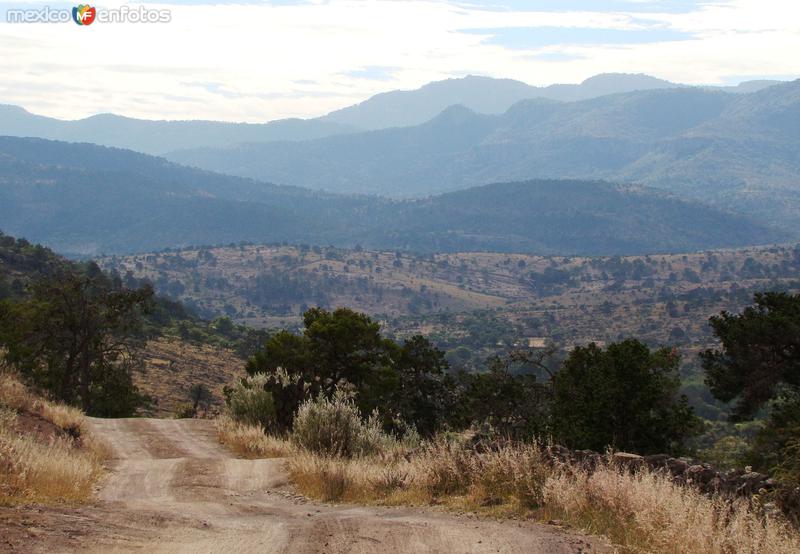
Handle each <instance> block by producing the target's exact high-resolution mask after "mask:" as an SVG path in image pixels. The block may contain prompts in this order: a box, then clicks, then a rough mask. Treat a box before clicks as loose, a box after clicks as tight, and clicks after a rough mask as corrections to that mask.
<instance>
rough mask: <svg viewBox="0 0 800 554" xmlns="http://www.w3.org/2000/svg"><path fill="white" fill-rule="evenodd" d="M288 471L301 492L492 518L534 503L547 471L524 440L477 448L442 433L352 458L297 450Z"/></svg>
mask: <svg viewBox="0 0 800 554" xmlns="http://www.w3.org/2000/svg"><path fill="white" fill-rule="evenodd" d="M289 471H290V474H291V477H292V480H293V481H294V482H295V483H296V484H297V485H298V487H299V488H300V490H301V491H303V493H305V494H307V495H309V496H311V497H314V498H319V499H322V500H326V501H344V502H361V503H377V504H388V505H401V504H410V505H444V506H447V507H450V508H454V509H466V510H476V511H483V512H486V513H489V514H492V515H498V516H511V515H521V514H525V513H529V512H530V511H531V510H534V509H536V508H538V507H539V505H540V502H541V496H542V490H543V485H544V481H545V479H546V478H547V473H548V471H547V468H546V466H545V464H544V463H543V462H542V458H541V455H540V453H539V450H538V449H537V448H535V447H533V446H530V445H526V446H516V447H515V446H505V447H502V448H500V449H499V450H497V451H491V452H483V453H476V452H474V451H469V450H465V449H464V448H463V447H461V446H460V445H459V444H458V443H456V442H454V441H451V440H445V439H439V440H436V441H434V442H431V443H429V444H426V445H424V446H423V447H421V448H419V449H417V450H415V451H405V452H404V451H403V449H402V448H401V447H399V446H398V447H396V448H395V449H393V450H392V451H390V452H385V453H382V454H381V455H379V456H369V457H361V458H353V459H342V458H331V457H321V456H317V455H314V454H312V453H310V452H298V453H297V454H296V455H295V456H293V457H292V458H291V459H290V460H289Z"/></svg>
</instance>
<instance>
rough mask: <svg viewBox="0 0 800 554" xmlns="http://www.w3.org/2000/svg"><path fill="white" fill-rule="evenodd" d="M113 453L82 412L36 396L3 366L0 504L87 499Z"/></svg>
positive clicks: (0, 408)
mask: <svg viewBox="0 0 800 554" xmlns="http://www.w3.org/2000/svg"><path fill="white" fill-rule="evenodd" d="M107 457H108V449H107V446H106V445H105V444H104V443H102V442H101V441H99V440H98V439H96V438H95V437H92V435H91V434H90V433H89V432H88V429H87V427H86V424H85V420H84V417H83V414H82V413H81V412H80V411H79V410H76V409H75V408H71V407H68V406H64V405H60V404H55V403H52V402H49V401H47V400H44V399H42V398H39V397H37V396H35V395H34V394H32V393H31V392H29V391H28V390H27V389H26V387H25V386H24V385H23V384H22V383H20V381H19V380H18V379H17V378H16V377H15V376H14V375H12V374H11V373H8V372H4V371H3V370H2V369H1V368H0V470H1V471H0V505H13V504H20V503H31V502H37V503H45V504H51V503H59V502H81V501H85V500H87V499H88V498H89V496H90V495H91V493H92V485H93V484H94V483H95V482H96V481H97V479H98V478H100V476H101V475H102V474H103V471H104V470H103V465H102V462H103V460H104V459H106V458H107Z"/></svg>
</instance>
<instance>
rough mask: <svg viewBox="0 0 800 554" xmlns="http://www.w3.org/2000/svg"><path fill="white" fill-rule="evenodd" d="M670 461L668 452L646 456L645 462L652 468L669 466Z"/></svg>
mask: <svg viewBox="0 0 800 554" xmlns="http://www.w3.org/2000/svg"><path fill="white" fill-rule="evenodd" d="M669 461H670V457H669V455H668V454H652V455H650V456H645V457H644V463H646V464H647V465H648V466H649V467H652V468H660V467H668V466H667V464H668V463H669Z"/></svg>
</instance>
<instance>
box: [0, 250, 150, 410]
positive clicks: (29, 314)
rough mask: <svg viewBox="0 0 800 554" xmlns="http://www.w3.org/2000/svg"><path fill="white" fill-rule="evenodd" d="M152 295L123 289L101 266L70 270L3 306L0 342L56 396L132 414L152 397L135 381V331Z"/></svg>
mask: <svg viewBox="0 0 800 554" xmlns="http://www.w3.org/2000/svg"><path fill="white" fill-rule="evenodd" d="M152 298H153V290H152V288H150V287H143V288H140V289H125V288H122V287H121V286H119V284H118V283H114V282H112V281H111V280H109V279H108V278H107V277H106V276H105V275H104V274H103V273H102V272H101V271H100V270H99V268H97V266H95V265H93V264H90V265H89V266H87V268H86V271H85V273H76V272H72V271H67V272H63V273H62V274H60V275H58V276H54V277H49V278H44V279H41V280H39V281H36V282H35V283H33V284H31V285H30V287H29V295H28V297H27V298H26V299H23V300H20V301H18V302H12V301H9V300H6V301H5V302H4V303H3V304H2V309H0V344H1V345H2V346H3V347H4V348H5V349H6V350H7V352H6V360H7V362H8V363H10V364H11V365H12V366H14V367H15V368H16V369H17V370H18V371H20V373H22V374H23V375H24V376H26V377H27V378H28V379H30V380H31V381H32V382H33V383H34V384H36V385H37V386H38V387H40V388H42V389H44V390H46V391H47V392H48V393H49V394H51V395H52V396H53V397H55V398H57V399H59V400H62V401H64V402H67V403H69V404H73V405H76V406H80V407H81V408H83V410H84V411H85V412H86V413H88V414H91V415H98V416H111V417H115V416H116V417H119V416H125V415H131V414H132V413H133V411H134V410H135V409H136V407H137V406H139V405H140V404H142V403H143V402H144V400H145V398H144V397H143V396H142V395H140V394H139V393H138V391H137V389H136V387H135V386H134V385H133V382H132V379H131V371H132V369H133V368H134V366H135V364H136V363H137V360H136V357H135V355H134V354H133V352H132V351H131V348H130V346H131V334H132V333H133V332H134V331H135V329H136V326H137V323H138V321H139V315H140V314H141V313H142V312H143V311H145V310H146V309H147V307H148V306H149V305H150V303H151V301H152Z"/></svg>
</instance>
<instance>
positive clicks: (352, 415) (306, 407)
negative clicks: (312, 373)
mask: <svg viewBox="0 0 800 554" xmlns="http://www.w3.org/2000/svg"><path fill="white" fill-rule="evenodd" d="M292 440H294V442H295V443H296V444H297V445H298V446H300V447H302V448H305V449H307V450H309V451H311V452H314V453H317V454H323V455H327V456H342V457H352V456H364V455H368V454H371V453H373V452H376V451H378V450H380V449H382V448H383V447H387V446H390V445H391V444H393V443H394V439H393V438H392V437H389V436H388V435H386V434H385V433H383V431H382V430H381V425H380V419H379V417H378V416H377V414H373V415H372V416H370V417H369V418H368V419H367V420H366V421H364V420H363V419H362V418H361V412H360V411H359V409H358V406H356V404H355V402H354V400H353V398H352V396H350V395H348V394H347V393H345V392H343V391H342V390H338V389H337V390H336V392H335V393H334V395H333V397H332V398H327V397H325V396H324V395H322V394H320V395H319V396H317V398H315V399H309V400H306V401H305V402H303V404H301V405H300V408H299V409H298V410H297V414H296V415H295V418H294V430H293V432H292Z"/></svg>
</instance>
